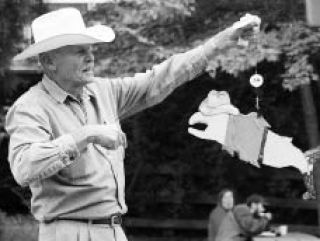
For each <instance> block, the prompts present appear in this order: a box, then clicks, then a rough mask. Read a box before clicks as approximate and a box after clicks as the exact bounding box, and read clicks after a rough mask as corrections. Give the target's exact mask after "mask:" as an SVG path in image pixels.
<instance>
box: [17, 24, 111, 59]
mask: <svg viewBox="0 0 320 241" xmlns="http://www.w3.org/2000/svg"><path fill="white" fill-rule="evenodd" d="M114 38H115V33H114V31H113V30H112V28H110V27H107V26H104V25H95V26H92V27H89V28H86V29H85V30H84V31H82V32H79V33H71V34H70V33H68V34H60V35H57V36H54V37H51V38H48V39H45V40H42V41H39V42H37V43H34V44H32V45H30V46H29V47H28V48H26V49H25V50H24V51H22V52H21V53H20V54H18V55H16V56H15V57H14V58H13V61H17V60H22V59H26V58H29V57H33V56H36V55H38V54H40V53H44V52H48V51H50V50H54V49H58V48H61V47H64V46H67V45H81V44H94V43H103V42H106V43H108V42H112V41H113V40H114Z"/></svg>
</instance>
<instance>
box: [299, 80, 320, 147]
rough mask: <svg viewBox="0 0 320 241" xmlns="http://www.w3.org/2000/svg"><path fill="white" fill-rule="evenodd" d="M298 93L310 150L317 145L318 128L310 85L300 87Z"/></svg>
mask: <svg viewBox="0 0 320 241" xmlns="http://www.w3.org/2000/svg"><path fill="white" fill-rule="evenodd" d="M300 93H301V100H302V106H303V113H304V122H305V128H306V132H307V136H308V144H309V147H310V148H314V147H316V146H317V145H319V126H318V118H317V111H316V107H315V103H314V100H313V95H312V90H311V85H310V84H306V85H302V86H301V87H300Z"/></svg>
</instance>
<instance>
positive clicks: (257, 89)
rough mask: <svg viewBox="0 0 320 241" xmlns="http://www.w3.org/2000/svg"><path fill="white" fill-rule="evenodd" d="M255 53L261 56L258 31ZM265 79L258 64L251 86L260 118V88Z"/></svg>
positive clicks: (254, 42) (255, 36) (254, 40)
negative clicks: (259, 72)
mask: <svg viewBox="0 0 320 241" xmlns="http://www.w3.org/2000/svg"><path fill="white" fill-rule="evenodd" d="M253 44H254V46H253V51H254V53H255V54H259V53H258V50H259V44H260V39H259V36H258V31H255V32H254V36H253ZM263 81H264V80H263V77H262V75H260V74H258V65H257V64H256V66H255V71H254V74H253V75H252V76H251V77H250V80H249V82H250V85H251V86H252V87H254V88H255V89H254V92H255V95H256V97H255V108H256V111H257V113H258V116H261V109H260V87H261V86H262V84H263Z"/></svg>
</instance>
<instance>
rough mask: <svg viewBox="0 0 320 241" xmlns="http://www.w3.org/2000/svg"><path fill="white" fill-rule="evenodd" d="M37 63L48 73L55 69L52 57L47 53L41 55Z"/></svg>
mask: <svg viewBox="0 0 320 241" xmlns="http://www.w3.org/2000/svg"><path fill="white" fill-rule="evenodd" d="M39 62H40V63H41V65H42V66H43V67H44V68H45V69H47V70H49V71H55V70H56V69H57V67H56V64H55V61H54V57H53V56H52V55H51V54H49V53H43V54H40V55H39Z"/></svg>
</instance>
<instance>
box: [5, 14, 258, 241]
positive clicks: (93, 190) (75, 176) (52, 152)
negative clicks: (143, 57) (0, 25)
mask: <svg viewBox="0 0 320 241" xmlns="http://www.w3.org/2000/svg"><path fill="white" fill-rule="evenodd" d="M259 24H260V19H259V18H258V17H256V16H252V15H247V16H245V17H244V18H242V19H241V20H240V21H238V22H236V23H235V24H233V25H232V26H231V27H229V28H227V29H226V30H224V31H222V32H220V33H219V34H217V35H215V36H213V37H212V38H211V39H210V40H209V41H208V42H206V43H205V44H204V45H202V46H199V47H197V48H195V49H192V50H190V51H188V52H186V53H183V54H177V55H174V56H172V57H171V58H169V59H168V60H167V61H165V62H163V63H161V64H159V65H156V66H154V68H153V69H152V70H150V71H147V72H146V73H141V74H137V75H135V76H134V77H128V78H122V79H120V78H119V79H106V78H96V77H94V75H93V67H94V56H93V54H92V46H91V45H92V44H94V43H99V42H111V41H113V39H114V37H115V36H114V32H113V30H112V29H111V28H109V27H107V26H102V25H98V26H93V27H90V28H86V27H85V25H84V22H83V19H82V16H81V14H80V12H79V11H77V10H76V9H73V8H65V9H60V10H56V11H53V12H49V13H47V14H44V15H42V16H40V17H38V18H36V19H35V20H34V21H33V23H32V31H33V36H34V40H35V43H34V44H32V45H31V46H29V47H28V48H27V49H25V50H24V51H23V52H22V53H20V54H19V55H17V56H16V57H15V60H19V59H25V58H28V57H31V56H36V55H38V56H39V61H40V63H41V65H42V67H43V73H44V76H43V79H42V81H41V82H39V83H38V84H37V85H35V86H34V87H32V88H30V89H29V90H28V91H27V92H26V93H25V94H24V95H23V96H21V97H20V98H19V99H18V100H17V101H16V102H15V103H14V105H13V106H12V107H11V108H10V110H9V112H8V114H7V119H6V129H7V131H8V133H9V134H10V147H9V162H10V166H11V170H12V173H13V176H14V177H15V179H16V181H17V182H18V183H19V184H20V185H23V186H29V187H30V189H31V192H32V199H31V211H32V213H33V215H34V216H35V218H36V219H37V220H39V222H40V229H39V240H40V241H47V240H57V241H66V240H91V241H99V240H126V236H125V234H124V232H123V230H122V228H121V215H122V214H124V213H126V212H127V206H126V203H125V198H124V183H125V182H124V167H123V159H124V150H125V147H126V137H125V134H124V133H123V132H122V131H121V127H120V123H119V120H121V119H123V118H126V117H128V116H130V115H132V114H134V113H136V112H138V111H141V110H143V109H145V108H147V107H150V106H152V105H155V104H157V103H159V102H160V101H162V100H163V99H164V98H165V97H167V96H168V95H169V94H170V93H171V92H172V91H173V90H174V89H175V88H176V87H178V86H179V85H181V84H183V83H185V82H187V81H189V80H192V79H193V78H195V77H196V76H197V75H199V74H200V73H202V72H203V71H204V69H205V67H206V65H207V61H208V59H209V58H212V57H214V55H215V53H216V52H217V51H220V50H223V49H225V48H228V47H230V46H234V45H236V44H237V41H238V39H239V38H241V37H248V33H249V36H250V35H252V33H253V32H254V30H255V28H256V27H259Z"/></svg>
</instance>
